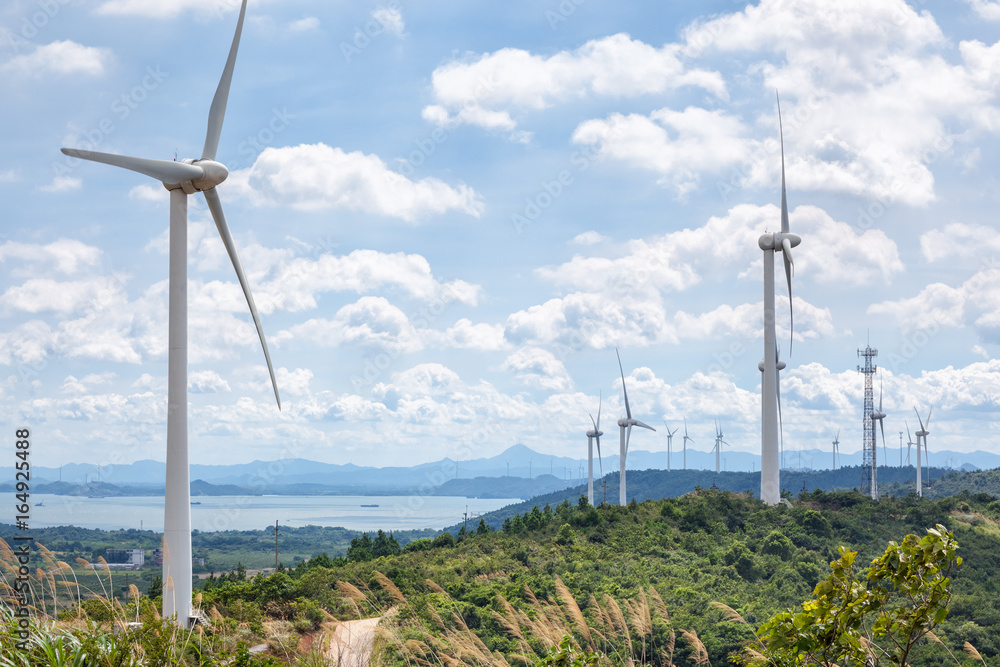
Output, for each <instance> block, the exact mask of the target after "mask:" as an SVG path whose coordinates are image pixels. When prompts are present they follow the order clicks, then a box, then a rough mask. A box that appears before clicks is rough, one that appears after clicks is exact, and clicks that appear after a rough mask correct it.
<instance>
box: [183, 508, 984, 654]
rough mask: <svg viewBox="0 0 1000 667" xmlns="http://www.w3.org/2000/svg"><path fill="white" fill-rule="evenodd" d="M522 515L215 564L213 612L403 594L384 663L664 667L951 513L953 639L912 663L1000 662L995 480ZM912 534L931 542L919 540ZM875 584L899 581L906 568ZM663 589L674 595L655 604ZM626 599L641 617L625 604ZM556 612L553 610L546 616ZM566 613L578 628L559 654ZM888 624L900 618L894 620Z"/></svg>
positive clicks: (388, 602)
mask: <svg viewBox="0 0 1000 667" xmlns="http://www.w3.org/2000/svg"><path fill="white" fill-rule="evenodd" d="M507 519H508V520H507V521H504V522H503V523H502V525H501V526H500V527H499V528H500V529H499V530H487V529H485V528H484V530H482V531H480V530H479V529H478V528H477V529H475V530H470V531H469V532H468V533H465V534H463V535H460V536H459V537H458V538H456V537H455V536H453V535H451V534H449V533H443V534H441V535H439V536H437V537H435V538H434V539H420V540H415V541H413V542H410V543H408V544H406V545H405V546H401V548H400V549H399V551H397V549H396V547H394V546H393V541H392V540H390V539H389V537H390V536H388V535H384V536H383V538H382V539H381V543H382V547H381V548H383V549H387V550H388V551H389V552H390V553H387V554H384V555H380V556H375V555H374V553H372V551H371V549H374V544H375V542H376V541H378V540H379V537H378V535H377V534H376V535H375V536H374V537H373V536H369V539H368V542H369V543H368V544H366V542H365V540H364V539H363V538H361V537H360V536H358V538H357V539H360V542H359V543H358V544H359V548H358V550H357V553H358V554H361V555H363V557H361V556H359V558H358V559H357V560H348V559H343V558H328V557H324V556H320V557H315V558H313V559H311V560H310V561H309V562H308V563H303V564H301V565H299V566H297V567H295V568H290V569H288V570H287V571H284V572H279V573H276V574H274V575H271V576H264V575H258V576H256V577H246V578H243V579H239V578H233V577H227V578H226V579H225V580H219V579H216V580H214V582H213V583H212V584H211V585H210V586H209V588H208V589H207V590H205V591H204V594H203V595H204V597H203V600H202V608H203V609H205V610H206V611H209V612H211V610H213V609H214V610H215V613H213V614H212V617H213V619H216V620H215V621H213V625H218V626H219V627H220V628H229V629H230V630H232V631H234V632H235V631H236V629H237V628H238V629H239V631H240V632H243V633H245V634H247V633H248V634H249V636H251V637H262V636H263V634H264V633H266V632H267V627H268V624H271V623H276V622H280V623H285V624H286V625H291V626H294V628H295V631H297V632H299V633H309V632H313V631H314V630H315V628H316V627H317V626H318V625H319V624H320V623H321V622H322V620H323V619H324V618H326V614H332V615H333V616H335V617H337V618H340V619H349V618H357V617H363V616H369V615H376V614H378V613H381V612H383V611H386V610H388V609H394V610H395V611H394V616H393V617H392V621H391V625H390V626H389V628H390V629H391V631H392V633H394V637H395V639H392V640H388V639H386V640H384V641H385V642H386V643H385V645H384V646H382V647H381V648H380V650H379V651H378V652H377V655H378V660H379V661H380V662H379V664H404V663H406V662H407V661H409V662H410V664H413V662H414V655H416V653H413V652H419V651H424V650H425V649H426V650H436V649H435V646H436V644H435V642H445V641H447V642H457V641H458V639H457V638H459V637H472V636H474V637H475V639H474V640H470V641H469V642H468V646H467V647H466V649H463V650H468V651H473V650H475V651H480V652H481V654H482V655H488V656H491V657H490V659H489V660H488V662H490V664H498V665H502V664H504V662H502V661H501V660H503V661H505V662H507V663H509V664H510V665H520V664H524V662H525V661H524V660H521V659H519V658H517V657H515V656H518V655H521V656H525V658H526V659H527V662H528V664H534V663H536V662H538V661H539V660H542V659H546V658H548V657H549V656H550V651H552V650H553V649H556V653H555V654H552V656H553V659H556V660H562V659H564V658H565V659H568V660H570V663H569V664H572V662H573V661H575V660H577V659H578V658H580V657H581V656H580V655H579V653H580V651H577V650H576V649H575V648H573V647H574V646H576V647H580V648H581V650H582V651H583V652H584V653H592V652H598V653H600V654H602V655H605V656H608V655H613V656H617V657H615V658H613V659H612V662H613V663H614V664H620V663H622V664H623V663H624V662H627V660H626V657H627V656H628V657H629V659H632V658H634V659H635V660H636V661H637V662H641V663H642V664H650V665H664V666H665V665H668V664H669V665H676V666H677V667H687V666H688V665H703V664H706V663H707V662H711V664H714V665H723V664H725V663H726V662H728V661H730V660H731V659H732V658H731V656H734V655H736V654H739V653H740V652H741V651H742V650H743V649H744V647H745V646H746V645H747V644H748V643H750V644H753V642H755V636H754V633H753V628H756V627H758V626H759V625H760V624H761V623H763V622H764V621H766V620H767V619H771V618H773V617H775V616H776V615H778V614H781V613H785V612H789V613H792V614H793V617H794V613H798V612H797V611H796V612H794V613H793V612H791V611H790V610H799V609H801V608H802V607H801V602H802V601H803V600H807V599H810V597H811V596H812V595H813V592H814V590H815V589H816V586H817V584H819V583H820V582H821V581H823V580H824V579H825V578H826V576H827V575H828V574H829V572H830V565H829V564H830V563H831V562H836V561H840V560H841V559H842V558H843V557H844V554H843V553H841V551H840V547H844V548H845V549H846V550H847V551H850V552H857V556H856V557H855V560H854V561H853V562H852V563H851V567H853V564H854V563H870V562H872V561H873V560H874V559H876V558H878V557H881V556H883V555H884V554H885V549H886V544H887V543H889V542H890V541H891V540H900V539H901V538H902V536H904V535H907V534H913V535H920V536H922V535H925V534H926V530H927V528H930V527H933V526H935V525H936V524H942V525H943V526H944V527H945V528H946V529H947V530H949V531H952V532H953V533H954V535H955V539H956V540H957V541H958V542H959V543H960V544H961V545H962V549H961V553H962V557H963V560H964V564H963V566H962V567H961V569H960V570H958V571H957V572H956V573H955V574H954V576H953V577H950V579H951V581H950V594H951V597H950V601H948V602H947V604H948V606H949V608H950V613H949V614H948V615H947V617H946V618H944V619H943V620H942V621H941V622H940V624H939V625H937V627H935V629H934V631H935V633H937V636H938V637H939V638H940V639H941V641H942V642H943V644H937V643H932V644H927V643H926V642H927V638H923V639H918V641H919V642H920V644H921V646H920V650H919V651H918V652H916V653H912V652H911V654H910V655H909V656H908V664H910V665H912V666H913V667H936V666H937V665H945V664H954V663H955V660H954V659H952V658H951V657H950V655H949V651H951V652H952V653H954V654H955V655H956V656H957V660H958V661H959V662H963V661H964V663H967V664H972V660H973V658H971V657H968V656H967V654H966V653H965V652H963V651H962V647H963V645H964V642H970V643H971V644H972V645H973V646H975V648H976V649H978V651H979V654H981V656H982V657H983V659H984V661H985V662H986V663H987V664H991V665H992V664H1000V612H998V609H997V605H996V603H995V601H996V600H997V599H998V598H1000V503H998V502H997V500H996V498H995V497H993V496H991V495H988V494H963V495H959V496H954V497H950V498H945V499H941V500H931V499H920V498H916V497H914V496H908V497H903V498H883V499H882V500H881V501H879V502H877V503H876V502H872V501H871V500H869V499H867V498H865V497H864V496H862V495H860V494H857V493H826V492H821V491H816V492H812V493H804V494H801V495H800V496H799V498H798V499H797V500H796V501H795V506H794V507H791V508H789V507H786V506H783V505H782V506H778V507H766V506H764V505H763V504H762V503H761V502H760V501H758V500H756V499H755V498H753V497H750V496H748V495H741V494H732V493H728V492H717V491H700V492H697V493H693V494H689V495H686V496H683V497H680V498H671V499H665V500H657V501H646V502H642V503H635V502H632V503H630V504H629V505H627V506H625V507H619V506H606V505H603V506H600V507H592V506H590V504H589V503H587V502H586V499H585V498H579V499H577V500H576V501H575V502H573V503H570V502H561V503H559V504H557V505H555V506H545V505H543V506H541V507H533V508H531V509H530V510H529V511H526V512H524V513H523V514H520V515H518V516H508V517H507ZM904 544H905V545H907V546H906V547H905V548H906V549H916V548H918V546H919V541H918V543H917V544H910V543H908V542H906V541H905V540H904V541H903V542H900V548H903V545H904ZM921 548H922V547H921ZM317 551H318V550H317ZM315 553H317V552H314V555H315ZM368 556H371V558H370V559H369V558H368ZM845 577H846V575H845ZM846 580H847V579H845V581H846ZM866 581H867V579H866ZM855 583H860V582H859V581H858V579H857V578H855ZM865 585H868V586H869V587H871V586H874V587H875V588H878V587H883V588H885V589H886V590H895V588H896V587H897V586H898V583H897V582H895V581H893V580H892V579H891V578H886V579H883V580H879V581H876V582H874V583H873V584H871V585H869V584H865ZM644 601H645V602H644ZM715 602H719V603H724V604H725V605H728V606H729V607H730V608H731V609H732V610H736V611H737V612H738V615H739V617H740V618H741V619H742V620H744V621H745V622H740V621H738V620H734V619H733V618H732V617H731V616H730V615H729V614H728V612H725V611H722V610H720V608H718V607H713V603H715ZM658 605H662V609H663V611H662V612H657V613H650V609H654V610H656V609H658ZM574 608H575V610H576V611H573V610H574ZM615 609H618V611H617V614H619V615H622V616H623V618H624V619H625V625H623V624H621V623H619V622H618V621H616V620H615V619H613V618H612V619H610V620H609V612H613V611H614V610H615ZM930 613H937V612H936V610H935V611H932V612H930ZM577 615H578V618H577ZM611 615H612V616H613V615H614V614H611ZM216 617H218V618H216ZM543 617H545V618H549V619H554V620H552V621H551V622H550V623H549V625H548V626H545V627H543V626H542V625H540V623H541V622H540V621H539V619H541V618H543ZM643 619H649V620H648V622H647V621H646V620H643ZM529 622H530V623H533V624H535V626H530V625H529ZM609 624H610V625H609ZM626 625H627V627H625V626H626ZM532 627H533V629H531V628H532ZM588 627H589V628H591V629H592V630H594V632H591V633H590V636H589V639H588V636H587V635H586V633H587V632H590V630H587V628H588ZM609 627H614V628H615V630H614V631H611V630H608V628H609ZM866 627H869V626H866ZM546 628H547V629H546ZM564 628H565V629H567V631H568V632H569V633H570V634H571V635H572V641H573V642H575V644H572V645H569V646H570V648H569V650H568V651H567V652H563V653H562V654H560V653H559V650H560V649H559V645H560V640H561V639H562V637H563V635H564V634H566V632H562V630H563V629H564ZM800 629H801V628H800ZM557 630H558V631H559V632H558V633H556V631H557ZM887 632H890V633H891V632H895V630H893V629H892V627H891V624H890V625H889V627H888V629H887ZM449 633H452V634H449ZM517 633H521V635H522V636H518V634H517ZM685 633H686V634H685ZM887 636H888V635H887ZM675 640H676V642H675ZM380 641H383V640H381V639H380ZM668 647H669V649H670V650H669V652H668V651H667V648H668ZM616 651H617V652H616ZM408 652H409V653H408ZM455 655H456V656H460V655H462V654H461V652H457V653H456V654H455ZM469 655H471V653H470V654H469ZM560 655H561V656H562V657H559V656H560ZM455 659H460V660H462V661H468V660H471V658H468V657H466V658H455ZM417 662H419V661H417ZM466 664H471V662H466ZM550 664H565V663H558V662H553V663H550ZM584 664H586V663H584ZM600 664H612V663H609V662H606V661H602V662H600ZM838 664H840V663H838ZM778 667H784V666H783V665H778Z"/></svg>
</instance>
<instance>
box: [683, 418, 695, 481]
mask: <svg viewBox="0 0 1000 667" xmlns="http://www.w3.org/2000/svg"><path fill="white" fill-rule="evenodd" d="M688 440H690V441H691V442H694V438H689V437H688V420H687V417H685V418H684V469H685V470H687V469H688Z"/></svg>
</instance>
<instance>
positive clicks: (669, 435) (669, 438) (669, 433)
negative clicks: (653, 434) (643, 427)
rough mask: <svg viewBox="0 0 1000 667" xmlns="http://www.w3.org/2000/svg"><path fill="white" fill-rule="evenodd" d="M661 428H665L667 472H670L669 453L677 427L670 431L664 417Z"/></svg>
mask: <svg viewBox="0 0 1000 667" xmlns="http://www.w3.org/2000/svg"><path fill="white" fill-rule="evenodd" d="M663 428H665V429H667V472H670V455H671V453H672V452H673V448H674V447H673V445H674V433H677V429H676V428H675V429H674V430H673V431H671V430H670V427H669V426H667V420H666V419H664V420H663Z"/></svg>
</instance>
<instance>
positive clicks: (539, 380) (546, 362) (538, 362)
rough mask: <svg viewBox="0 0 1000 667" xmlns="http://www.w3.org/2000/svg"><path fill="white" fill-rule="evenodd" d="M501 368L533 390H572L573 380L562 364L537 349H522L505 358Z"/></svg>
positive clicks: (544, 351) (546, 352)
mask: <svg viewBox="0 0 1000 667" xmlns="http://www.w3.org/2000/svg"><path fill="white" fill-rule="evenodd" d="M503 368H504V370H506V371H510V372H512V373H514V375H515V376H516V377H517V379H518V380H519V381H520V382H521V383H522V384H524V385H526V386H528V387H531V388H533V389H544V390H548V391H561V392H565V391H570V390H571V389H572V388H573V380H572V379H570V377H569V373H567V372H566V366H564V365H563V362H561V361H559V360H558V359H556V357H555V355H554V354H552V353H551V352H549V351H548V350H543V349H542V348H539V347H522V348H521V349H519V350H517V351H516V352H514V353H513V354H511V355H510V356H509V357H507V360H506V361H505V362H504V364H503Z"/></svg>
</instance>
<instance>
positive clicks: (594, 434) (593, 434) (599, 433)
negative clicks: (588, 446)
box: [587, 431, 604, 438]
mask: <svg viewBox="0 0 1000 667" xmlns="http://www.w3.org/2000/svg"><path fill="white" fill-rule="evenodd" d="M602 435H604V431H587V437H588V438H600V437H601V436H602Z"/></svg>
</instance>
